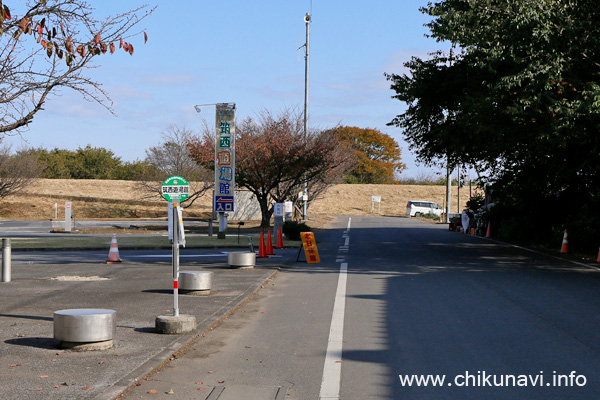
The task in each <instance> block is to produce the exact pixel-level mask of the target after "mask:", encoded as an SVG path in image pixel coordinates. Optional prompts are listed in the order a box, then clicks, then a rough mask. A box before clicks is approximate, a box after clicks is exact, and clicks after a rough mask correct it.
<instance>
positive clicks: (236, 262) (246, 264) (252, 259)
mask: <svg viewBox="0 0 600 400" xmlns="http://www.w3.org/2000/svg"><path fill="white" fill-rule="evenodd" d="M227 263H228V264H229V266H230V267H231V268H254V266H255V265H256V253H250V252H248V251H238V252H235V251H234V252H231V253H227Z"/></svg>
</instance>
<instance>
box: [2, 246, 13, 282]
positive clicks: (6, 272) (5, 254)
mask: <svg viewBox="0 0 600 400" xmlns="http://www.w3.org/2000/svg"><path fill="white" fill-rule="evenodd" d="M11 256H12V255H11V246H10V239H9V238H5V239H2V282H10V280H11V276H10V275H11V260H10V259H11Z"/></svg>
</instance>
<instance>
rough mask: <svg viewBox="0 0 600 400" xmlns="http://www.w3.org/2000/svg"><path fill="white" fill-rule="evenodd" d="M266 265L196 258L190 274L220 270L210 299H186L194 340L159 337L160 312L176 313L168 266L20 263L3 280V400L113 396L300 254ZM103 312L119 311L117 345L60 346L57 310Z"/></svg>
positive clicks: (50, 258) (51, 258)
mask: <svg viewBox="0 0 600 400" xmlns="http://www.w3.org/2000/svg"><path fill="white" fill-rule="evenodd" d="M277 252H278V256H276V257H273V258H269V259H260V260H257V265H256V267H255V268H253V269H232V268H230V267H229V266H228V265H227V264H226V263H225V261H221V260H220V259H218V258H217V259H215V260H212V261H207V259H206V258H189V259H185V261H184V260H182V261H181V270H190V271H199V270H207V271H213V272H214V280H213V288H212V290H211V294H210V295H209V296H193V295H182V294H180V295H179V296H178V304H179V312H180V314H182V315H183V314H187V315H193V316H195V318H196V322H197V329H196V331H195V332H194V333H190V334H182V335H162V334H158V333H155V332H154V324H155V319H156V317H157V316H159V315H172V312H173V304H174V296H173V290H172V288H173V272H172V268H171V265H170V263H169V264H168V263H166V262H165V260H162V261H160V262H154V261H152V259H145V258H134V259H132V260H127V261H124V262H123V263H122V264H112V265H108V264H105V263H104V262H103V261H97V257H96V258H94V257H92V259H93V260H94V261H91V262H77V261H73V260H72V261H71V262H67V263H63V262H61V253H60V252H51V253H48V255H47V257H46V258H45V259H44V262H43V263H42V262H36V261H31V260H22V261H19V259H18V257H15V259H13V262H12V280H11V282H3V283H0V296H1V297H2V300H1V301H0V376H1V382H2V398H3V399H7V400H10V399H20V400H21V399H22V400H28V399H42V398H43V399H61V400H64V399H93V398H96V399H113V398H115V397H116V396H118V395H119V394H120V393H121V392H122V391H123V390H124V389H126V388H127V387H128V386H130V385H132V384H135V381H136V380H137V379H141V378H142V377H143V376H144V375H145V374H147V373H148V372H150V371H152V370H153V369H155V368H156V367H158V366H160V364H161V363H163V362H164V361H165V360H168V359H169V358H170V357H172V356H173V354H174V353H175V352H176V351H177V350H178V349H180V348H181V347H182V346H185V345H186V344H187V343H189V342H190V341H193V340H194V339H195V338H197V337H198V336H199V335H201V333H202V332H204V331H206V330H207V329H210V328H211V327H212V326H214V325H215V324H216V323H217V322H218V321H219V320H220V319H221V318H224V317H225V316H227V315H228V314H229V313H231V312H232V311H233V310H235V309H236V307H237V306H239V305H240V304H241V303H243V302H244V301H245V300H246V299H248V298H249V297H250V296H251V295H252V294H253V293H255V292H256V291H257V290H259V289H260V288H261V286H263V285H264V284H265V282H268V281H269V279H270V278H272V277H273V276H274V275H275V274H276V273H277V271H278V268H279V267H280V266H281V265H284V264H286V263H291V262H293V261H294V259H295V256H296V252H297V249H283V250H278V251H277ZM78 308H96V309H110V310H115V311H116V325H117V327H116V334H115V336H114V346H113V348H111V349H108V350H102V351H72V350H63V349H61V348H59V344H60V343H59V342H58V341H57V340H55V339H54V319H53V317H54V312H55V311H58V310H64V309H78Z"/></svg>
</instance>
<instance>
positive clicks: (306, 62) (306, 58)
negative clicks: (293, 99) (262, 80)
mask: <svg viewBox="0 0 600 400" xmlns="http://www.w3.org/2000/svg"><path fill="white" fill-rule="evenodd" d="M311 8H312V7H311ZM311 20H312V16H311V14H310V13H306V15H305V16H304V22H305V23H306V45H305V47H306V48H305V56H304V140H305V141H306V140H307V139H308V66H309V59H310V21H311ZM302 200H303V203H304V205H303V207H302V219H303V220H305V219H306V206H307V200H308V182H307V181H306V180H305V181H304V194H303V195H302Z"/></svg>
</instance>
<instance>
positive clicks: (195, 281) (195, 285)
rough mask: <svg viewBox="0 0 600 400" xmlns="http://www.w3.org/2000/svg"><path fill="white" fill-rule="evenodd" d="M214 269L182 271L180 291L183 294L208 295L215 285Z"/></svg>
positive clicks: (180, 273)
mask: <svg viewBox="0 0 600 400" xmlns="http://www.w3.org/2000/svg"><path fill="white" fill-rule="evenodd" d="M214 275H215V273H214V272H212V271H180V272H179V291H180V293H182V294H192V295H196V296H208V295H209V294H210V290H211V289H212V286H213V277H214Z"/></svg>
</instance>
